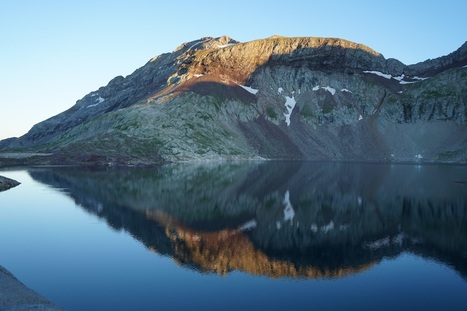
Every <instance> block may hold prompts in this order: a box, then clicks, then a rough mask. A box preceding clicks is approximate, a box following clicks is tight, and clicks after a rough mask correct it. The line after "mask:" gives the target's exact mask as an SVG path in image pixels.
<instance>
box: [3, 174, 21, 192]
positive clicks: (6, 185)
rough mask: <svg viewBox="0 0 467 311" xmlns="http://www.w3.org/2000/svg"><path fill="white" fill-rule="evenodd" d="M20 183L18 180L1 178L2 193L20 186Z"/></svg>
mask: <svg viewBox="0 0 467 311" xmlns="http://www.w3.org/2000/svg"><path fill="white" fill-rule="evenodd" d="M19 184H20V183H19V182H17V181H16V180H13V179H10V178H6V177H3V176H0V191H5V190H8V189H10V188H13V187H16V186H18V185H19Z"/></svg>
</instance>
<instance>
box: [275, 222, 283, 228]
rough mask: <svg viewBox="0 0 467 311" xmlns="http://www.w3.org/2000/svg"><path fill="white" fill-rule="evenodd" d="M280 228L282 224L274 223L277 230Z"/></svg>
mask: <svg viewBox="0 0 467 311" xmlns="http://www.w3.org/2000/svg"><path fill="white" fill-rule="evenodd" d="M281 227H282V224H281V222H280V221H276V228H277V230H279V229H280V228H281Z"/></svg>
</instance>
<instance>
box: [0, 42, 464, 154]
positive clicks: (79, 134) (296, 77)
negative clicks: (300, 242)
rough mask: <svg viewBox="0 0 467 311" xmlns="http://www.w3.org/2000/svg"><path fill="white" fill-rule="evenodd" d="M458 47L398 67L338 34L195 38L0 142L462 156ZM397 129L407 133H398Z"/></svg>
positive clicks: (76, 148) (42, 147)
mask: <svg viewBox="0 0 467 311" xmlns="http://www.w3.org/2000/svg"><path fill="white" fill-rule="evenodd" d="M466 54H467V44H464V45H463V46H461V47H460V48H459V49H458V50H457V51H455V52H453V53H451V54H449V55H447V56H442V57H440V58H437V59H434V60H427V61H425V62H422V63H419V64H415V65H410V66H406V65H404V64H403V63H401V62H400V61H398V60H396V59H386V58H384V56H383V55H381V54H380V53H378V52H376V51H374V50H373V49H371V48H369V47H367V46H365V45H362V44H358V43H354V42H351V41H347V40H344V39H339V38H318V37H291V38H289V37H281V36H277V35H275V36H272V37H269V38H266V39H259V40H254V41H250V42H244V43H241V42H238V41H236V40H234V39H232V38H230V37H228V36H222V37H218V38H212V37H204V38H201V39H198V40H194V41H190V42H186V43H183V44H182V45H180V46H179V47H177V48H176V49H175V50H174V51H173V52H171V53H164V54H161V55H158V56H156V57H154V58H152V59H151V60H149V61H148V62H147V63H146V64H145V65H144V66H142V67H141V68H139V69H137V70H135V71H134V72H133V73H132V74H131V75H128V76H127V77H122V76H119V77H116V78H114V79H112V80H111V81H110V82H109V83H108V85H107V86H103V87H101V88H99V89H98V90H96V91H93V92H91V93H89V94H87V95H86V96H84V97H83V98H82V99H80V100H78V101H77V102H76V104H75V105H74V106H73V107H71V108H70V109H68V110H66V111H64V112H63V113H61V114H59V115H57V116H55V117H52V118H49V119H47V120H45V121H43V122H41V123H39V124H36V125H35V126H34V127H33V128H32V129H31V130H30V131H29V132H28V133H27V134H26V135H24V136H23V137H21V138H19V139H11V140H5V141H3V142H1V143H0V148H3V149H7V148H9V149H12V150H21V149H25V148H27V149H31V150H35V151H41V152H52V153H53V152H56V151H59V152H64V150H65V151H66V152H68V154H70V153H72V152H78V153H80V152H82V150H88V151H87V152H88V153H90V154H94V153H99V154H101V155H102V154H104V155H105V157H106V158H108V156H107V154H108V153H110V154H112V157H118V158H122V153H123V154H124V155H125V159H127V158H128V159H132V158H134V157H135V150H137V152H138V154H140V157H141V158H142V159H145V160H143V162H145V161H147V159H148V157H153V156H154V157H156V158H157V159H161V158H163V159H167V160H186V159H193V158H194V159H199V158H203V159H206V158H208V159H210V158H231V157H233V158H257V157H262V158H281V159H297V158H299V159H333V160H339V159H341V160H351V159H354V160H365V159H366V160H379V161H393V160H394V161H398V160H399V161H410V160H414V161H420V160H421V159H429V160H431V161H436V160H447V161H452V160H456V161H459V159H467V149H466V147H465V146H466V145H467V137H466V133H467V131H466V130H465V126H466V125H465V122H466V120H467V104H466V103H467V98H465V94H467V90H466V87H467V83H466V82H465V80H466V79H467V75H466V74H465V70H466V69H465V68H466V65H467V55H466ZM401 133H404V134H407V133H410V135H409V136H413V137H407V139H406V140H405V141H404V142H401V140H400V139H399V138H400V136H401ZM446 142H449V143H446ZM105 146H107V147H108V148H110V149H111V150H110V151H109V150H107V149H105ZM116 146H119V148H120V149H119V150H114V149H115V147H116ZM122 150H125V151H122ZM112 157H111V158H112ZM62 159H63V158H62Z"/></svg>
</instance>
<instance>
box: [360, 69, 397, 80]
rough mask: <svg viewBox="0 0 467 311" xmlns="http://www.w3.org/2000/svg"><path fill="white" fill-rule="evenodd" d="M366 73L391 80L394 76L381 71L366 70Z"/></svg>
mask: <svg viewBox="0 0 467 311" xmlns="http://www.w3.org/2000/svg"><path fill="white" fill-rule="evenodd" d="M363 72H364V73H372V74H374V75H377V76H380V77H383V78H385V79H391V78H392V76H391V75H390V74H387V73H382V72H381V71H375V70H365V71H363Z"/></svg>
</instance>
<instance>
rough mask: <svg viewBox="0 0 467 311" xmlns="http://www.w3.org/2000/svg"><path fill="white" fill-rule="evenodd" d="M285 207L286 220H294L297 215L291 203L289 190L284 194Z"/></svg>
mask: <svg viewBox="0 0 467 311" xmlns="http://www.w3.org/2000/svg"><path fill="white" fill-rule="evenodd" d="M283 203H284V205H285V208H284V221H292V220H293V219H294V217H295V211H294V209H293V207H292V204H291V203H290V193H289V190H287V192H286V193H285V195H284V201H283Z"/></svg>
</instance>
